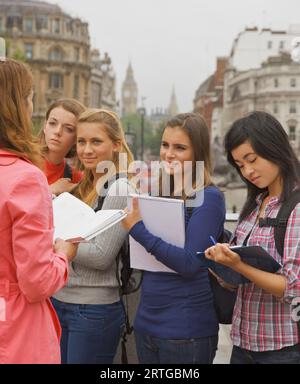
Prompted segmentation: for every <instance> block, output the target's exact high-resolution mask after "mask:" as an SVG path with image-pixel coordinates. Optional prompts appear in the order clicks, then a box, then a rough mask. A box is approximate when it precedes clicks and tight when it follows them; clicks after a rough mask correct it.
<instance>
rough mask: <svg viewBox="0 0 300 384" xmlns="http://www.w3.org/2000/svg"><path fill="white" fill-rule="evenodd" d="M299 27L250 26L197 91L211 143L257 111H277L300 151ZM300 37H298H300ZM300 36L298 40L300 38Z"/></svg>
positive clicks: (198, 106) (196, 104) (196, 103)
mask: <svg viewBox="0 0 300 384" xmlns="http://www.w3.org/2000/svg"><path fill="white" fill-rule="evenodd" d="M299 34H300V26H297V25H294V26H290V27H289V29H288V30H287V31H272V30H270V29H262V30H258V28H246V29H245V31H243V32H241V33H240V34H239V35H238V36H237V38H236V39H235V41H234V43H233V46H232V50H231V53H230V56H229V57H228V59H226V58H220V59H218V60H217V69H216V72H215V73H214V74H213V75H212V76H210V77H209V78H208V79H207V80H206V81H204V82H203V83H202V84H201V86H200V87H199V89H198V90H197V92H196V97H195V100H194V110H195V111H198V112H200V113H201V114H202V115H203V116H204V118H205V119H206V121H207V123H208V125H209V127H210V128H211V132H212V139H213V141H214V140H215V139H216V138H220V139H222V138H223V137H224V135H225V133H226V132H227V131H228V129H229V128H230V126H231V125H232V123H233V122H234V121H235V120H236V119H238V118H240V117H243V116H245V115H246V114H247V113H249V112H252V111H254V110H261V111H266V112H269V113H271V114H273V115H274V116H275V117H276V118H277V119H278V120H279V121H280V122H281V124H282V125H283V127H284V128H285V130H286V132H287V133H288V135H289V137H290V141H291V144H292V145H293V147H294V148H295V150H296V151H298V153H300V60H295V57H296V56H297V54H298V53H299V52H298V51H297V52H296V50H295V47H296V48H297V44H295V43H297V41H298V40H300V39H299ZM297 36H298V37H297ZM297 39H298V40H297Z"/></svg>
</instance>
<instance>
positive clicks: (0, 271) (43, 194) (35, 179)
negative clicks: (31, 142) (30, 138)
mask: <svg viewBox="0 0 300 384" xmlns="http://www.w3.org/2000/svg"><path fill="white" fill-rule="evenodd" d="M52 240H53V219H52V202H51V197H50V194H49V190H48V186H47V180H46V177H45V176H44V174H43V173H42V172H41V171H40V170H39V169H38V168H36V167H35V166H34V165H33V164H31V163H30V162H29V161H26V160H24V159H21V158H19V157H17V156H16V155H14V154H11V153H9V152H6V151H4V150H0V363H2V364H3V363H10V364H42V363H43V364H48V363H49V364H52V363H57V364H58V363H60V348H59V339H60V334H61V329H60V325H59V322H58V318H57V316H56V313H55V311H54V309H53V307H52V305H51V302H50V300H49V296H51V295H52V294H54V293H55V292H56V291H58V290H59V289H60V288H62V287H63V285H64V284H65V283H66V280H67V275H68V263H67V261H66V258H65V256H64V255H58V254H56V253H54V251H53V247H52Z"/></svg>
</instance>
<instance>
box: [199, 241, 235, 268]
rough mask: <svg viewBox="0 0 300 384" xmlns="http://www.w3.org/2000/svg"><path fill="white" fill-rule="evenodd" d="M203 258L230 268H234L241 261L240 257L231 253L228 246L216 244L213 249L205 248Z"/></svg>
mask: <svg viewBox="0 0 300 384" xmlns="http://www.w3.org/2000/svg"><path fill="white" fill-rule="evenodd" d="M205 257H206V258H207V259H209V260H213V261H215V262H216V263H220V264H223V265H226V266H227V267H230V268H234V267H236V266H237V264H239V263H240V261H241V258H240V256H239V255H238V254H237V253H236V252H233V251H232V250H231V249H230V248H229V245H228V244H216V245H214V246H213V247H210V248H207V250H206V251H205Z"/></svg>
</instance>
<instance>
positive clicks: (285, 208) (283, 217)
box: [259, 189, 300, 257]
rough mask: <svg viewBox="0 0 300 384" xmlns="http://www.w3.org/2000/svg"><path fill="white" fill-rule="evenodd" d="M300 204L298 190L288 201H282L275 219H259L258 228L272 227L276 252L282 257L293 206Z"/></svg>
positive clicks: (299, 192)
mask: <svg viewBox="0 0 300 384" xmlns="http://www.w3.org/2000/svg"><path fill="white" fill-rule="evenodd" d="M299 202H300V190H299V189H296V190H295V191H293V192H292V194H291V195H290V197H289V199H288V200H286V201H284V202H283V203H282V205H281V207H280V209H279V211H278V214H277V216H276V218H275V219H272V218H269V217H266V218H260V219H259V226H260V227H274V239H275V246H276V249H277V252H278V253H279V254H280V256H281V257H283V251H284V239H285V233H286V227H287V223H288V221H289V217H290V215H291V213H292V211H293V210H294V208H295V206H296V205H297V204H298V203H299Z"/></svg>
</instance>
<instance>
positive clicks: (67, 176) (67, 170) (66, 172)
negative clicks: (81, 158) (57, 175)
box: [64, 162, 72, 180]
mask: <svg viewBox="0 0 300 384" xmlns="http://www.w3.org/2000/svg"><path fill="white" fill-rule="evenodd" d="M64 178H65V179H71V180H72V168H71V167H70V166H69V164H68V163H67V162H66V164H65V168H64Z"/></svg>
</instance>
